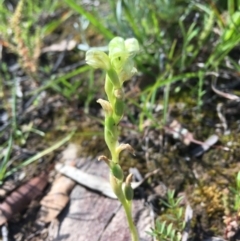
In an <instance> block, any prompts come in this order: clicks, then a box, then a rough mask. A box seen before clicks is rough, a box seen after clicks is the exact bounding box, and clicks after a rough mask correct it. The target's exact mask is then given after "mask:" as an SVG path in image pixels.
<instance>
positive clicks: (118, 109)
mask: <svg viewBox="0 0 240 241" xmlns="http://www.w3.org/2000/svg"><path fill="white" fill-rule="evenodd" d="M124 109H125V104H124V101H123V100H121V99H118V98H116V100H115V103H114V112H115V114H116V115H117V116H119V117H122V116H123V114H124Z"/></svg>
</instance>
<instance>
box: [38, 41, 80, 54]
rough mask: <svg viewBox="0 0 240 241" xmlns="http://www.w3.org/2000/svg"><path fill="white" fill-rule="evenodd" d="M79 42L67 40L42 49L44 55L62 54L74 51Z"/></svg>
mask: <svg viewBox="0 0 240 241" xmlns="http://www.w3.org/2000/svg"><path fill="white" fill-rule="evenodd" d="M76 45H77V42H76V41H75V40H73V39H72V40H67V39H64V40H62V41H61V42H59V43H57V44H52V45H50V46H48V47H45V48H43V49H42V53H46V52H62V51H65V50H68V51H70V50H72V49H74V48H75V47H76Z"/></svg>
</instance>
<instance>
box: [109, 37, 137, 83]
mask: <svg viewBox="0 0 240 241" xmlns="http://www.w3.org/2000/svg"><path fill="white" fill-rule="evenodd" d="M138 51H139V44H138V41H137V40H136V39H135V38H130V39H126V40H125V41H124V39H123V38H121V37H115V38H113V39H112V40H111V41H110V43H109V58H110V62H111V65H112V66H113V68H114V69H115V70H116V72H117V74H118V76H119V79H120V82H121V83H123V82H124V81H125V80H128V79H130V78H131V77H132V76H133V75H134V74H135V73H136V72H137V70H136V69H135V68H134V61H133V57H134V56H135V54H136V53H137V52H138Z"/></svg>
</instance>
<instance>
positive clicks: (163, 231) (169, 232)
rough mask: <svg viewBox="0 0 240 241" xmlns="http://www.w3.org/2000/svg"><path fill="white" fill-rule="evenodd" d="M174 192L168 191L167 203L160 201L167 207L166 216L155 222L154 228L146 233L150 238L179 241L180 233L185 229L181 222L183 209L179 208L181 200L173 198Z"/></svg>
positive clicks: (183, 223) (162, 240)
mask: <svg viewBox="0 0 240 241" xmlns="http://www.w3.org/2000/svg"><path fill="white" fill-rule="evenodd" d="M174 195H175V191H174V190H168V192H167V201H163V200H161V203H162V204H163V205H165V206H166V207H168V211H167V212H166V214H163V215H162V217H161V219H157V220H156V226H155V228H153V229H152V230H151V232H148V233H149V234H150V235H151V236H153V237H155V238H156V239H157V240H161V241H180V240H181V239H182V235H181V233H182V231H183V229H184V227H185V222H184V221H183V211H184V209H183V207H180V206H179V203H180V202H181V200H182V198H181V197H180V198H177V199H176V198H174Z"/></svg>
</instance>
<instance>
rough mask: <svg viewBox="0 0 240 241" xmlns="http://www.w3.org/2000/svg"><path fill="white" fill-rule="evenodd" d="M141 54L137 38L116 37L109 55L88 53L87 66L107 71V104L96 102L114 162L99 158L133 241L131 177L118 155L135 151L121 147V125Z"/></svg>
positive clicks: (126, 145)
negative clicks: (127, 86) (126, 84)
mask: <svg viewBox="0 0 240 241" xmlns="http://www.w3.org/2000/svg"><path fill="white" fill-rule="evenodd" d="M138 51H139V44H138V41H137V40H136V39H135V38H130V39H126V40H124V39H123V38H121V37H115V38H113V39H112V40H111V41H110V43H109V54H108V55H107V54H106V53H104V52H103V51H100V50H97V49H91V50H89V51H87V53H86V63H87V64H88V65H90V66H92V67H93V68H100V69H103V70H105V71H106V79H105V92H106V95H107V98H108V100H103V99H98V100H97V102H98V103H99V104H100V105H101V106H102V108H103V110H104V112H105V122H104V138H105V141H106V144H107V146H108V148H109V150H110V153H111V158H107V157H106V156H100V157H99V160H103V161H105V162H106V163H107V165H108V166H109V169H110V184H111V187H112V189H113V191H114V193H115V194H116V196H117V198H118V199H119V201H120V202H121V204H122V206H123V208H124V210H125V213H126V216H127V221H128V225H129V229H130V233H131V239H132V241H138V240H139V237H138V233H137V229H136V227H135V225H134V222H133V218H132V199H133V189H132V187H131V180H132V174H129V175H128V176H127V178H126V179H125V182H124V175H123V171H122V168H121V166H120V165H119V154H120V152H121V151H123V150H125V149H127V150H129V151H131V152H133V151H134V150H133V148H132V147H131V146H130V145H129V144H119V142H118V136H119V132H118V124H119V122H120V121H121V119H122V117H123V114H124V106H125V104H124V90H123V83H124V81H126V80H129V79H130V78H131V77H132V76H133V75H134V74H135V73H136V72H137V70H136V68H135V67H134V60H133V58H134V56H135V55H136V53H137V52H138Z"/></svg>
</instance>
